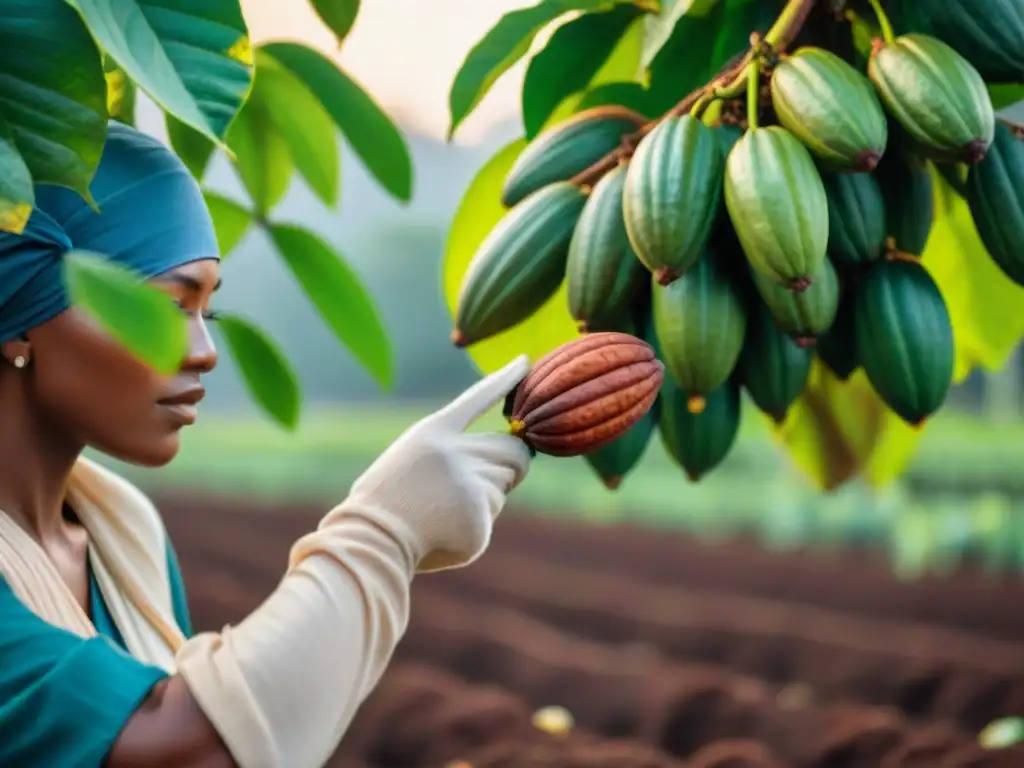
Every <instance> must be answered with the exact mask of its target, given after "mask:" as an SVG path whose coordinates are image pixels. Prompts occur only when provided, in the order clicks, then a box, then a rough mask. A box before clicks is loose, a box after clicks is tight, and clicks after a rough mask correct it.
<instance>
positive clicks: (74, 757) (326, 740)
mask: <svg viewBox="0 0 1024 768" xmlns="http://www.w3.org/2000/svg"><path fill="white" fill-rule="evenodd" d="M91 191H92V195H93V197H94V199H95V201H96V204H97V206H98V211H97V210H95V209H93V208H91V207H90V206H89V205H88V204H87V203H86V202H85V201H84V200H83V199H82V197H81V196H80V195H78V194H77V193H76V192H73V191H71V190H69V189H65V188H62V187H56V186H51V185H42V184H41V185H38V186H37V187H36V207H35V209H34V210H33V213H32V216H31V218H30V219H29V222H28V225H27V226H26V228H25V230H24V232H22V233H21V234H18V235H16V234H12V233H0V457H2V462H0V765H4V766H19V768H21V767H24V768H36V767H38V768H56V767H58V766H59V767H60V768H75V767H78V766H81V767H82V768H91V767H92V766H99V765H107V766H111V768H134V767H135V766H147V767H159V766H176V767H177V768H185V767H188V766H196V767H197V768H198V767H199V766H202V767H203V768H212V767H213V766H222V765H223V766H228V765H239V766H242V767H243V768H263V767H264V766H265V767H266V768H271V767H273V768H319V766H322V765H323V764H324V762H325V761H326V760H327V758H328V757H329V756H330V754H331V753H332V752H333V751H334V749H335V748H336V746H337V744H338V742H339V741H340V739H341V737H342V736H343V735H344V733H345V729H346V728H347V726H348V724H349V722H350V721H351V718H352V716H353V715H354V713H355V710H356V709H357V707H358V706H359V704H360V703H361V702H362V700H363V699H364V698H365V697H366V695H367V694H368V693H369V692H370V691H371V690H372V688H373V686H374V685H375V684H376V682H377V680H378V679H379V677H380V675H381V674H382V672H383V670H384V668H385V666H386V665H387V663H388V660H389V659H390V656H391V653H392V650H393V649H394V647H395V645H396V643H397V642H398V641H399V639H400V638H401V636H402V633H403V632H404V630H405V626H406V622H407V617H408V603H409V586H410V582H411V581H412V578H413V576H414V575H415V574H416V573H418V572H426V571H436V570H442V569H446V568H454V567H460V566H463V565H466V564H468V563H470V562H472V561H473V560H474V559H476V558H477V557H479V556H480V554H481V553H482V552H483V551H484V549H485V548H486V546H487V544H488V542H489V539H490V535H491V527H492V523H493V521H494V519H495V518H496V517H497V515H498V514H499V513H500V512H501V510H502V508H503V507H504V504H505V499H506V494H507V493H508V492H509V491H510V490H511V489H512V488H514V487H515V486H516V485H518V483H519V482H521V480H522V479H523V477H524V476H525V474H526V472H527V471H528V469H529V462H530V455H529V452H528V450H527V449H526V447H525V446H524V444H523V443H522V442H521V441H519V440H518V439H516V438H514V437H512V436H510V435H503V434H490V433H487V434H479V433H469V432H467V431H466V428H467V427H468V426H470V425H471V424H472V423H473V422H474V421H475V420H476V418H477V417H479V416H481V415H482V414H483V413H485V412H486V411H488V410H490V408H491V407H493V406H494V405H496V404H497V403H499V402H501V401H502V400H503V399H504V398H505V396H506V395H507V393H508V392H509V391H511V390H512V389H513V388H514V386H515V385H516V384H517V383H518V382H519V381H520V380H522V379H523V378H524V377H525V375H526V373H527V369H528V365H529V363H528V361H527V359H526V358H525V356H521V357H519V358H517V359H516V360H513V361H512V362H511V363H510V364H509V365H508V366H507V367H506V368H504V369H503V370H501V371H498V372H497V373H494V374H492V375H490V376H487V377H485V378H483V379H482V380H480V381H479V382H477V383H476V384H475V385H473V386H472V387H470V388H469V389H468V390H466V391H465V392H464V393H462V394H461V395H460V396H459V397H457V398H456V399H454V400H453V401H452V402H450V403H449V404H447V405H446V406H444V407H443V408H441V409H440V410H438V411H437V412H435V413H433V414H431V415H429V416H428V417H426V418H424V419H423V420H421V421H420V422H418V423H416V424H414V425H412V426H411V427H410V428H409V429H408V430H407V431H406V432H405V433H404V434H403V435H401V436H400V437H399V438H398V439H396V440H395V442H394V443H393V444H392V445H391V446H390V447H389V448H388V449H387V450H386V451H385V452H384V453H383V454H382V455H381V456H380V457H379V458H378V459H377V460H376V461H375V462H374V463H373V464H372V465H371V466H370V467H369V468H368V469H367V470H366V471H365V472H364V473H363V474H362V475H361V476H360V477H359V478H358V479H357V480H356V482H355V483H354V484H353V485H352V486H351V488H349V489H347V493H346V492H345V491H346V489H343V488H339V489H338V495H339V498H340V499H342V500H341V501H340V503H338V504H337V506H335V507H334V508H333V509H330V510H329V511H326V514H325V515H324V517H323V518H322V519H321V521H320V523H319V525H318V526H317V528H316V529H315V530H313V531H310V532H309V533H308V534H306V535H304V536H303V537H301V538H300V539H299V540H298V541H296V542H295V543H294V544H293V545H292V548H291V552H290V556H289V560H288V562H287V563H282V564H281V565H282V578H281V581H280V582H279V585H278V587H277V588H276V589H275V590H274V592H273V593H271V594H270V595H268V597H267V598H266V600H265V601H264V602H263V603H262V604H261V605H260V606H259V607H258V608H257V609H256V610H254V611H253V612H252V613H251V614H250V615H249V616H247V617H245V619H243V620H242V621H241V622H239V623H238V624H237V625H233V626H226V627H224V628H222V629H221V630H220V631H216V632H203V633H200V634H198V635H195V634H193V632H192V628H191V626H190V622H189V616H188V608H187V601H186V598H185V594H184V589H183V587H182V582H181V576H180V573H179V571H178V566H177V561H176V558H175V555H174V549H173V546H172V543H171V542H170V541H169V540H168V538H167V535H166V533H165V530H164V527H163V523H162V521H161V518H160V516H159V514H158V512H157V511H156V510H155V509H154V507H153V506H152V504H151V503H150V502H149V501H148V499H147V498H146V497H145V496H144V495H143V494H142V493H141V492H140V491H139V490H138V489H136V488H135V487H133V486H132V485H130V484H129V483H128V482H127V481H125V480H124V479H123V478H121V477H120V476H119V475H117V474H115V473H113V472H111V471H110V470H108V469H105V468H104V467H102V466H101V465H99V464H97V463H95V462H92V461H89V460H87V459H85V458H84V457H83V456H82V452H83V450H84V449H85V448H87V447H92V448H95V449H97V450H99V451H102V452H104V453H106V454H108V455H110V456H113V457H116V458H119V459H122V460H125V461H129V462H133V463H136V464H141V465H146V466H154V467H155V466H162V465H164V464H166V463H168V462H169V461H171V460H172V459H173V458H174V456H175V455H176V453H177V451H178V447H179V439H180V432H181V429H182V428H184V427H186V426H188V425H189V424H191V423H192V422H193V421H194V420H195V418H196V412H197V405H198V403H199V401H200V400H201V399H202V397H203V386H202V376H203V374H205V373H207V372H209V371H211V370H212V369H213V368H214V366H215V365H216V361H217V355H216V350H215V348H214V345H213V343H212V341H211V338H210V336H209V333H208V329H207V326H206V324H207V323H208V322H210V321H212V320H213V319H215V317H214V315H213V313H212V312H211V311H210V303H211V298H212V296H213V295H214V293H215V291H216V290H217V288H218V286H219V284H220V276H219V256H218V252H217V243H216V238H215V235H214V230H213V226H212V222H211V220H210V216H209V213H208V212H207V210H206V208H205V205H204V202H203V197H202V194H201V192H200V189H199V187H198V185H197V183H196V182H195V180H194V179H193V178H192V176H191V175H190V174H189V172H188V171H187V169H186V168H185V166H184V165H183V164H182V163H181V162H180V161H179V159H178V158H177V157H176V156H175V155H174V154H173V153H172V152H171V151H170V150H169V149H167V148H166V147H165V146H164V145H163V144H162V143H161V142H160V141H158V140H157V139H155V138H152V137H150V136H148V135H146V134H144V133H142V132H139V131H137V130H135V129H134V128H131V127H129V126H126V125H123V124H120V123H116V122H111V123H110V126H109V135H108V138H107V143H106V145H105V148H104V152H103V156H102V159H101V162H100V165H99V168H98V170H97V172H96V174H95V177H94V179H93V181H92V184H91ZM71 249H85V250H90V251H96V252H99V253H102V254H104V255H106V256H107V257H108V258H111V259H113V260H114V261H116V262H117V263H119V264H121V265H124V266H127V267H129V268H130V269H132V270H133V271H135V272H136V273H137V274H138V275H139V279H140V280H146V281H149V282H150V283H151V284H152V285H154V286H157V287H158V288H159V289H161V290H162V291H164V292H166V293H167V295H168V300H170V301H173V302H175V303H176V304H177V305H178V306H179V307H180V308H181V311H182V312H184V313H185V314H186V315H187V317H188V322H189V329H190V342H189V348H188V353H187V355H186V357H185V358H184V359H183V361H182V362H181V365H180V370H179V371H178V372H177V373H176V375H174V376H170V377H167V376H161V375H158V374H157V373H155V372H154V371H153V370H152V369H150V368H148V367H146V366H145V365H143V364H142V363H141V362H140V361H139V360H137V359H136V358H135V357H133V356H132V355H131V354H129V353H128V352H127V350H125V349H124V348H123V347H121V346H120V345H119V344H118V343H117V342H116V341H114V340H113V338H112V337H110V336H109V335H107V334H106V333H105V332H103V330H102V329H101V328H100V327H99V326H98V325H96V324H95V323H94V322H93V321H92V320H91V319H90V318H89V317H88V316H87V315H86V314H85V313H83V312H82V311H81V310H79V309H77V308H75V307H72V306H70V303H69V301H68V297H67V294H66V290H65V286H64V283H63V278H62V270H61V258H62V256H63V255H64V254H65V253H67V252H68V251H69V250H71ZM342 497H343V498H342Z"/></svg>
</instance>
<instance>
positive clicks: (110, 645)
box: [0, 543, 192, 768]
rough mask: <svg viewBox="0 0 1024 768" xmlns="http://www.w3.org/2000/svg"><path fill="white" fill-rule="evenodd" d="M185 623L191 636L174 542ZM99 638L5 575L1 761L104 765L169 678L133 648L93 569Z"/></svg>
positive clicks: (172, 563)
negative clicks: (39, 605)
mask: <svg viewBox="0 0 1024 768" xmlns="http://www.w3.org/2000/svg"><path fill="white" fill-rule="evenodd" d="M167 563H168V566H169V568H170V583H171V594H172V597H173V600H174V613H175V618H176V619H177V621H178V625H179V626H180V627H181V629H182V631H183V632H184V633H185V634H186V635H191V634H192V626H191V619H190V616H189V612H188V605H187V603H186V599H185V589H184V585H183V583H182V579H181V570H180V569H179V567H178V561H177V557H176V556H175V553H174V549H173V547H172V546H171V545H170V543H168V548H167ZM89 599H90V609H91V611H92V618H93V624H94V625H95V626H96V629H97V631H99V632H100V635H99V636H98V637H93V638H89V639H87V640H86V639H82V638H80V637H78V636H77V635H75V634H73V633H71V632H67V631H66V630H63V629H60V628H58V627H54V626H53V625H51V624H48V623H47V622H45V621H44V620H43V619H41V618H39V617H38V616H37V615H36V614H34V613H33V612H32V611H30V610H29V609H28V608H27V607H26V606H25V605H24V603H22V602H21V601H20V600H19V599H18V598H17V597H16V596H15V594H14V593H13V592H12V591H11V588H10V586H9V585H8V583H7V581H6V580H4V579H3V578H2V577H0V766H12V768H13V767H14V766H17V767H18V768H58V767H59V768H99V766H101V765H102V764H103V761H104V759H105V758H106V755H107V753H108V752H109V751H110V748H111V746H113V744H114V742H115V740H116V739H117V736H118V734H119V733H120V732H121V730H122V729H123V728H124V725H125V723H126V722H128V719H129V718H130V717H131V716H132V713H134V711H135V710H136V708H137V707H138V706H139V704H140V703H142V701H143V700H144V699H145V698H146V696H147V695H148V694H149V691H150V690H151V689H152V687H153V686H154V685H155V684H156V683H158V682H159V681H160V680H163V679H164V678H165V677H167V673H166V672H165V671H164V670H163V669H160V668H159V667H155V666H151V665H149V664H144V663H142V662H141V661H138V660H137V659H135V658H134V657H132V656H130V655H129V654H128V651H127V650H126V648H125V646H124V639H123V638H122V637H121V633H120V632H119V631H118V630H117V628H116V627H115V626H114V622H113V618H112V617H111V615H110V612H109V611H108V610H107V606H106V603H105V602H104V600H103V596H102V595H101V594H100V591H99V585H98V584H97V582H96V579H95V578H94V577H93V575H92V571H91V569H90V574H89Z"/></svg>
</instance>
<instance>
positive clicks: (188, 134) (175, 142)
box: [164, 112, 217, 181]
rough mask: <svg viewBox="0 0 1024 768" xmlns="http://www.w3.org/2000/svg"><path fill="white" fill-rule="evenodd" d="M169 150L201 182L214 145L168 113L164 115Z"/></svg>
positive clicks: (214, 147)
mask: <svg viewBox="0 0 1024 768" xmlns="http://www.w3.org/2000/svg"><path fill="white" fill-rule="evenodd" d="M164 123H165V125H166V126H167V137H168V139H169V140H170V143H171V149H173V150H174V152H175V154H177V155H178V157H180V158H181V161H182V162H183V163H184V164H185V167H186V168H188V169H189V171H190V172H191V173H192V175H193V176H195V177H196V181H202V180H203V176H204V175H206V169H207V168H208V167H209V165H210V159H211V158H212V157H213V151H214V150H215V149H216V148H217V147H216V145H215V144H214V143H213V142H212V141H210V140H209V139H208V138H206V137H205V136H203V134H201V133H199V131H197V130H195V129H194V128H189V127H188V126H187V125H185V124H184V123H183V122H181V120H179V119H178V118H176V117H175V116H174V115H172V114H171V113H170V112H165V113H164Z"/></svg>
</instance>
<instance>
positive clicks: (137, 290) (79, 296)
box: [62, 251, 188, 374]
mask: <svg viewBox="0 0 1024 768" xmlns="http://www.w3.org/2000/svg"><path fill="white" fill-rule="evenodd" d="M62 265H63V267H64V277H65V280H66V282H67V286H68V294H69V296H70V298H71V300H72V302H74V303H75V304H76V305H78V306H79V307H81V308H82V309H84V310H85V311H86V312H88V313H89V314H90V315H91V316H92V317H93V318H94V319H95V320H96V321H97V322H98V323H99V325H100V326H101V327H102V328H104V329H105V330H106V331H107V333H109V334H110V335H111V336H112V337H113V338H115V339H116V340H117V341H118V342H120V343H121V344H122V345H123V346H124V347H125V348H126V349H128V351H129V352H131V353H132V354H134V355H135V356H136V357H138V358H139V359H140V360H142V361H144V362H146V363H148V364H149V365H150V366H152V367H153V368H155V369H156V370H157V371H159V372H160V373H164V374H171V373H174V372H175V371H177V370H178V366H179V365H180V363H181V361H182V359H183V358H184V356H185V354H186V352H187V349H188V327H187V325H186V323H185V315H184V314H183V313H182V312H181V310H180V309H179V308H178V305H177V304H175V303H174V301H173V300H171V298H170V297H169V296H168V295H167V294H166V293H165V292H163V291H160V290H157V289H156V288H153V287H151V286H149V285H147V284H146V283H145V282H142V281H140V280H139V278H138V276H137V275H136V274H135V273H134V272H132V271H130V270H129V269H128V268H126V267H123V266H121V265H120V264H116V263H114V262H113V261H110V260H109V259H107V258H105V257H103V256H101V255H99V254H95V253H90V252H87V251H71V252H70V253H67V254H65V256H64V258H63V259H62Z"/></svg>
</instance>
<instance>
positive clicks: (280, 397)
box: [217, 314, 302, 430]
mask: <svg viewBox="0 0 1024 768" xmlns="http://www.w3.org/2000/svg"><path fill="white" fill-rule="evenodd" d="M217 328H218V329H219V330H220V331H221V333H222V334H223V336H224V339H225V341H227V345H228V349H229V350H230V351H231V356H232V357H233V358H234V360H235V363H237V365H238V370H239V372H240V373H241V375H242V380H243V381H244V382H245V386H246V388H247V389H248V390H249V393H250V394H251V395H252V397H253V399H254V400H255V401H256V402H257V403H258V404H259V405H260V407H261V408H263V410H264V411H266V412H267V414H268V415H270V417H271V418H273V419H274V421H276V422H277V423H278V424H280V425H281V426H282V427H284V428H285V429H288V430H293V429H295V427H296V426H298V423H299V413H300V411H301V410H302V390H301V388H300V387H299V381H298V377H297V376H296V375H295V371H294V370H293V368H292V366H291V364H290V363H289V362H288V359H287V358H286V357H285V356H284V353H283V352H282V351H281V348H280V347H279V346H278V345H277V343H275V342H274V340H273V339H271V338H270V337H268V336H267V335H266V334H265V333H263V331H261V330H260V329H259V328H257V327H256V326H255V325H253V324H252V323H250V322H249V321H248V320H246V319H245V318H243V317H239V316H238V315H232V314H221V315H220V318H219V319H218V321H217Z"/></svg>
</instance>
